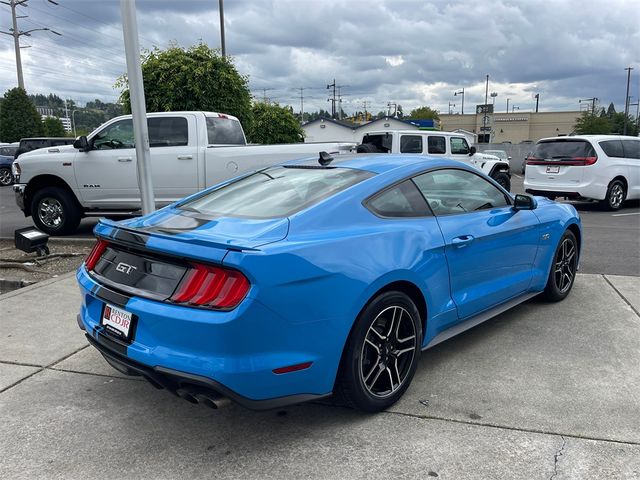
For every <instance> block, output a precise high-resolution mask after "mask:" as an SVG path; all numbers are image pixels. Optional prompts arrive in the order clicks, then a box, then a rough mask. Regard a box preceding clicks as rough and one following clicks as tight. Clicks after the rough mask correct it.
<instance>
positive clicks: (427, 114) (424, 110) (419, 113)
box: [409, 106, 440, 120]
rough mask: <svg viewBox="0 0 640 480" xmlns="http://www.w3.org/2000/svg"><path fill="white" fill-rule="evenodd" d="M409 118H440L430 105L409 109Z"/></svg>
mask: <svg viewBox="0 0 640 480" xmlns="http://www.w3.org/2000/svg"><path fill="white" fill-rule="evenodd" d="M409 118H410V119H412V120H427V119H432V120H440V114H439V113H438V111H437V110H434V109H432V108H431V107H427V106H423V107H418V108H416V109H414V110H411V113H410V114H409Z"/></svg>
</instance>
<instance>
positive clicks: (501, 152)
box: [482, 150, 511, 165]
mask: <svg viewBox="0 0 640 480" xmlns="http://www.w3.org/2000/svg"><path fill="white" fill-rule="evenodd" d="M482 153H484V154H485V155H493V156H494V157H498V158H499V159H500V160H502V161H503V162H507V163H508V164H509V165H511V162H510V160H511V157H510V156H509V155H508V154H507V152H505V151H504V150H485V151H484V152H482Z"/></svg>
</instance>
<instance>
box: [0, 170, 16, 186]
mask: <svg viewBox="0 0 640 480" xmlns="http://www.w3.org/2000/svg"><path fill="white" fill-rule="evenodd" d="M12 183H13V174H12V173H11V169H10V168H9V167H0V187H7V186H9V185H11V184H12Z"/></svg>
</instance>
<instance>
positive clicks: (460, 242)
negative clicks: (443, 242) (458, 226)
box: [451, 235, 473, 248]
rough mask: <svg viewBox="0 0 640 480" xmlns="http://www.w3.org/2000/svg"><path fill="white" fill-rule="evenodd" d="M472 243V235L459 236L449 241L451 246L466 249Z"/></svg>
mask: <svg viewBox="0 0 640 480" xmlns="http://www.w3.org/2000/svg"><path fill="white" fill-rule="evenodd" d="M471 242H473V235H460V236H459V237H456V238H454V239H453V240H451V245H453V246H454V247H457V248H462V247H466V246H467V245H469V244H470V243H471Z"/></svg>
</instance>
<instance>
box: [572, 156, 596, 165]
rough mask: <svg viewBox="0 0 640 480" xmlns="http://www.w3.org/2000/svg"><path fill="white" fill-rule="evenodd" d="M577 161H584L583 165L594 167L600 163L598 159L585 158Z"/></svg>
mask: <svg viewBox="0 0 640 480" xmlns="http://www.w3.org/2000/svg"><path fill="white" fill-rule="evenodd" d="M576 160H582V161H583V162H584V163H583V165H593V164H594V163H596V162H597V161H598V157H583V158H576Z"/></svg>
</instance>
